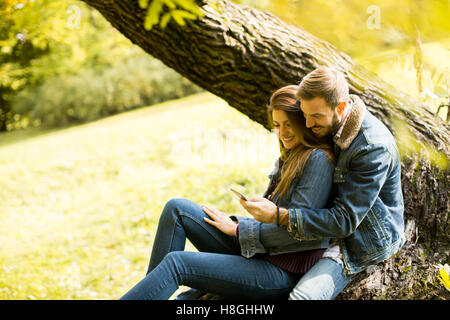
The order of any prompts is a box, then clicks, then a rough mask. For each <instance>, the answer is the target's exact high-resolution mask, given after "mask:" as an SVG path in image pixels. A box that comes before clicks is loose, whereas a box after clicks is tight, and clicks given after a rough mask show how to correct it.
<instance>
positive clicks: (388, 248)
mask: <svg viewBox="0 0 450 320" xmlns="http://www.w3.org/2000/svg"><path fill="white" fill-rule="evenodd" d="M351 97H352V99H354V102H355V104H354V106H353V109H352V111H351V113H350V117H349V119H348V121H347V123H346V124H345V126H344V131H343V134H342V136H341V137H340V138H339V140H335V142H336V145H337V148H336V151H337V153H338V157H337V164H336V168H335V171H334V178H333V181H334V183H335V184H336V185H337V195H336V198H335V199H334V203H333V206H332V207H331V208H327V209H311V208H306V207H301V206H289V207H288V209H289V219H290V222H289V227H288V230H289V231H290V233H291V234H292V236H293V237H294V238H295V239H298V240H301V241H312V240H317V241H319V240H320V239H328V238H334V239H337V240H338V241H339V243H340V248H341V253H342V256H343V261H344V266H345V268H344V272H346V273H347V274H353V273H357V272H359V271H361V270H363V269H365V268H366V267H368V266H369V265H372V264H376V263H378V262H380V261H382V260H384V259H387V258H389V257H390V256H392V255H393V254H394V253H395V252H396V251H397V250H398V249H399V248H400V247H401V246H402V245H403V243H404V241H405V239H404V223H403V211H404V205H403V195H402V189H401V164H400V157H399V152H398V149H397V146H396V144H395V140H394V137H393V136H392V135H391V133H390V132H389V130H388V129H387V128H386V127H385V126H384V125H383V124H382V123H381V122H380V121H379V120H378V119H377V118H375V117H374V116H373V115H372V114H370V113H369V112H368V111H367V110H366V109H365V105H364V103H363V102H362V101H361V99H359V98H358V97H356V96H351ZM347 125H348V126H349V127H347V128H346V126H347Z"/></svg>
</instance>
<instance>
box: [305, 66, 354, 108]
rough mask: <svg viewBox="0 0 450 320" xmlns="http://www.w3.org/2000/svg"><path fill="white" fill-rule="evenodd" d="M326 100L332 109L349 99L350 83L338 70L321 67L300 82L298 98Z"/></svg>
mask: <svg viewBox="0 0 450 320" xmlns="http://www.w3.org/2000/svg"><path fill="white" fill-rule="evenodd" d="M316 97H322V98H324V100H325V102H326V103H327V105H328V106H330V107H331V109H335V108H336V107H337V105H338V104H339V103H340V102H343V101H345V102H347V101H348V98H349V90H348V83H347V80H346V79H345V77H344V75H343V74H342V73H341V72H339V71H338V70H336V69H332V68H328V67H319V68H317V69H315V70H314V71H312V72H310V73H308V74H307V75H306V76H305V77H304V78H303V80H302V81H301V82H300V85H299V88H298V90H297V98H298V99H303V100H312V99H314V98H316Z"/></svg>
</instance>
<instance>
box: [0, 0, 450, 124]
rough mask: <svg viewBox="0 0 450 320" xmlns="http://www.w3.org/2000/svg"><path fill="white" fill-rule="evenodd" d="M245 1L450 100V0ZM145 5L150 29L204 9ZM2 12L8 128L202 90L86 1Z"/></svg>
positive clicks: (26, 4)
mask: <svg viewBox="0 0 450 320" xmlns="http://www.w3.org/2000/svg"><path fill="white" fill-rule="evenodd" d="M237 2H240V3H244V4H248V5H250V6H253V7H257V8H260V9H265V10H269V11H271V12H273V13H274V14H275V15H278V16H280V17H281V18H282V19H284V20H286V21H287V22H288V23H292V24H295V25H299V26H301V27H303V28H305V29H306V30H307V31H309V32H311V33H312V34H314V35H316V36H318V37H320V38H322V39H324V40H327V41H329V42H331V43H332V44H334V45H335V46H337V47H338V48H339V49H341V50H343V51H344V52H346V53H348V54H350V55H351V56H352V57H353V58H354V59H355V61H356V62H358V63H360V64H362V65H363V66H365V67H367V68H368V69H370V70H372V71H374V72H376V73H378V74H379V75H380V76H381V77H382V78H383V79H385V80H386V81H387V82H390V83H391V84H393V85H395V86H397V87H398V88H400V89H401V90H403V91H405V92H407V93H408V94H410V95H413V96H414V97H416V98H417V99H420V100H421V101H423V103H424V104H425V105H427V106H428V107H430V108H431V109H432V110H436V109H437V108H438V106H439V105H443V104H445V103H448V102H447V101H448V100H447V97H448V89H447V87H448V86H447V82H446V81H448V69H449V63H450V57H449V55H450V53H449V52H450V51H449V50H448V48H449V45H450V39H449V38H445V37H448V34H449V31H450V22H449V20H450V19H447V15H448V13H449V2H448V1H444V0H439V1H438V0H434V1H422V0H399V1H396V2H393V1H388V0H379V1H356V0H348V1H344V0H337V1H323V0H316V1H294V0H277V1H275V0H262V1H256V0H240V1H237ZM139 5H140V6H141V7H142V8H147V16H146V20H145V27H146V28H147V29H148V28H151V27H152V26H153V25H155V24H156V23H160V25H161V26H162V27H164V26H165V25H166V24H167V23H169V22H170V21H172V20H174V22H175V23H178V24H181V25H183V24H184V23H186V21H188V20H190V19H194V18H196V17H199V16H201V15H202V13H201V11H200V9H199V8H198V7H197V6H196V5H195V1H194V0H154V1H151V2H150V1H147V0H139ZM0 15H1V19H0V131H5V130H15V129H21V128H26V127H29V126H41V125H51V126H54V125H66V124H68V123H72V122H83V121H89V120H93V119H96V118H98V117H102V116H105V115H110V114H114V113H115V112H120V111H123V110H128V109H130V108H135V107H139V106H142V105H145V104H150V103H154V102H157V101H162V100H163V99H168V98H174V97H179V96H180V95H184V94H189V93H192V92H196V91H198V90H199V88H198V87H196V86H194V85H193V84H191V83H190V82H188V81H187V80H186V79H184V78H182V77H181V76H179V75H178V74H176V73H175V72H172V71H168V70H167V68H166V67H165V66H164V65H162V64H160V63H158V62H155V61H154V60H153V58H151V57H150V56H148V55H147V54H146V53H144V52H143V51H141V50H140V49H139V48H137V47H135V46H133V45H132V43H131V42H130V41H129V40H128V39H126V38H125V37H123V36H122V35H121V34H120V33H119V32H118V31H117V30H115V29H114V28H113V27H111V25H110V24H109V22H107V21H106V20H105V19H104V18H103V16H101V14H99V13H98V12H97V11H95V10H93V9H91V8H90V7H89V6H87V5H86V4H85V3H83V2H82V1H76V0H69V1H63V0H54V1H51V0H3V1H1V2H0ZM133 60H135V61H136V62H133ZM138 62H139V63H140V64H141V65H142V68H140V67H139V65H138ZM165 81H167V83H168V86H170V87H173V88H169V87H168V86H166V85H165V84H164V82H165ZM146 84H148V85H149V86H152V87H147V86H146ZM170 90H171V93H169V92H168V91H170ZM149 92H152V94H149ZM159 95H160V97H159ZM96 102H98V105H95V106H94V104H96ZM447 109H448V108H447ZM445 111H446V109H445V108H442V110H441V111H440V115H441V116H442V117H443V118H444V119H445Z"/></svg>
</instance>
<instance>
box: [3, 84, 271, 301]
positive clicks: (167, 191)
mask: <svg viewBox="0 0 450 320" xmlns="http://www.w3.org/2000/svg"><path fill="white" fill-rule="evenodd" d="M277 156H278V144H277V141H276V138H275V137H274V136H273V135H271V134H270V133H268V132H267V131H266V130H265V129H264V128H263V127H261V126H260V125H259V124H257V123H255V122H253V121H251V120H250V119H248V118H247V117H246V116H244V115H242V114H240V113H239V112H238V111H236V110H235V109H233V108H231V107H229V106H228V105H227V104H226V103H225V102H224V101H223V100H221V99H219V98H217V97H215V96H213V95H211V94H208V93H205V94H199V95H194V96H190V97H187V98H184V99H180V100H176V101H170V102H166V103H163V104H160V105H156V106H152V107H148V108H142V109H139V110H137V111H132V112H128V113H124V114H121V115H118V116H114V117H110V118H106V119H103V120H101V121H97V122H92V123H89V124H85V125H80V126H74V127H71V128H68V129H61V130H51V131H42V132H39V131H38V132H36V131H33V132H28V133H27V132H25V133H24V132H13V133H7V134H2V135H0V173H1V177H2V179H1V182H0V204H1V205H0V208H1V210H0V243H1V250H0V299H117V298H119V297H120V296H122V295H123V294H124V293H125V292H126V291H127V290H128V289H130V288H131V287H132V286H133V285H134V284H136V283H137V282H138V281H139V280H140V279H142V277H143V276H144V275H145V272H146V269H147V265H148V261H149V257H150V252H151V248H152V245H153V240H154V237H155V233H156V227H157V223H158V219H159V215H160V213H161V210H162V208H163V206H164V204H165V203H166V202H167V201H168V200H169V199H171V198H175V197H183V198H188V199H191V200H193V201H196V202H198V203H204V204H210V205H211V206H214V207H216V208H218V209H220V210H222V211H224V212H227V213H230V214H245V213H244V211H243V209H242V208H241V207H240V205H239V203H238V201H237V200H235V199H234V198H233V197H232V194H231V193H230V192H229V191H228V188H229V186H230V185H237V186H240V187H241V190H243V191H245V193H246V194H248V195H250V196H252V195H261V193H262V192H263V191H264V190H265V188H266V185H267V183H268V178H267V174H268V173H269V172H270V170H271V168H272V165H273V163H274V161H275V160H276V158H277ZM186 250H195V248H193V247H192V245H190V244H189V243H188V245H187V248H186ZM181 289H183V288H181Z"/></svg>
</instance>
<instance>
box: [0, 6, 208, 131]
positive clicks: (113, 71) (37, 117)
mask: <svg viewBox="0 0 450 320" xmlns="http://www.w3.org/2000/svg"><path fill="white" fill-rule="evenodd" d="M0 6H1V7H0V10H1V11H0V12H1V16H2V18H1V20H0V30H1V36H0V62H1V64H0V75H1V76H0V97H1V98H0V99H1V100H0V131H5V130H15V129H22V128H26V127H28V126H41V125H49V126H55V125H66V124H68V123H71V122H83V121H88V120H93V119H96V118H99V117H101V116H106V115H110V114H114V113H116V112H120V111H124V110H127V109H130V108H135V107H140V106H143V105H147V104H151V103H156V102H159V101H162V100H165V99H173V98H177V97H181V96H184V95H186V94H190V93H193V92H198V91H200V89H199V88H198V87H197V86H195V85H193V84H192V83H191V82H189V81H188V80H187V79H185V78H183V77H182V76H180V75H179V74H177V73H176V72H174V71H173V70H170V69H169V68H167V67H166V66H164V65H163V64H162V63H160V62H159V61H156V60H155V59H154V58H152V57H151V56H149V55H148V54H146V53H145V52H143V51H142V50H141V49H140V48H138V47H136V46H134V45H133V44H132V43H131V42H130V41H129V40H128V39H127V38H125V37H124V36H123V35H121V34H120V33H119V32H118V31H117V30H116V29H114V28H113V27H112V26H111V25H110V24H109V22H107V21H106V20H105V19H104V17H103V16H102V15H101V14H100V13H99V12H97V11H96V10H93V9H91V8H90V7H89V6H87V5H86V4H85V3H83V2H81V1H75V0H70V1H64V0H53V1H50V0H35V1H31V0H28V1H27V0H8V1H7V2H1V3H0ZM1 115H3V118H2V116H1ZM2 120H3V121H2ZM59 122H60V123H59Z"/></svg>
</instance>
